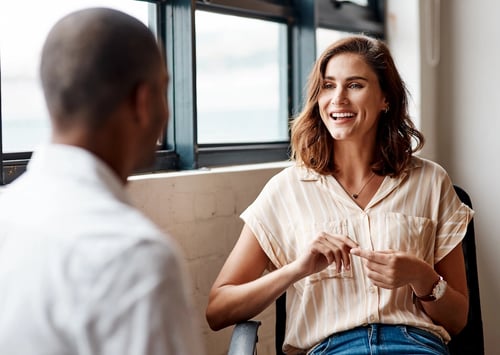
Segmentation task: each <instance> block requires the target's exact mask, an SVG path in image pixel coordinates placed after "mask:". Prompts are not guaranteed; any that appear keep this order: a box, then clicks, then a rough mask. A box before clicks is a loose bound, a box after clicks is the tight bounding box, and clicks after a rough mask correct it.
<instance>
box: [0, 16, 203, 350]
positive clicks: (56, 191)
mask: <svg viewBox="0 0 500 355" xmlns="http://www.w3.org/2000/svg"><path fill="white" fill-rule="evenodd" d="M40 73H41V81H42V86H43V90H44V93H45V98H46V102H47V107H48V110H49V113H50V116H51V123H52V136H51V142H50V144H48V145H46V146H44V147H42V148H40V149H39V150H37V151H36V152H34V154H33V157H32V160H31V162H30V163H29V165H28V169H27V172H26V173H25V174H24V175H23V176H21V177H20V178H19V179H18V180H16V181H15V182H14V183H12V184H11V185H10V186H9V187H8V189H7V190H6V191H5V192H3V193H2V194H1V195H0V354H5V355H15V354H22V355H30V354H36V355H44V354H51V355H57V354H79V355H83V354H93V355H94V354H110V355H123V354H148V355H150V354H162V355H166V354H167V355H168V354H175V355H179V354H186V355H198V354H202V353H203V351H202V349H201V346H200V343H201V342H200V338H199V334H198V332H197V330H198V329H199V328H198V327H197V324H196V321H194V320H193V314H192V309H193V307H192V305H191V303H190V297H191V294H190V292H189V291H188V288H187V286H186V284H187V282H186V279H185V278H184V275H185V271H184V266H183V264H182V262H181V261H182V260H181V257H180V255H179V252H178V251H177V249H176V246H175V245H174V243H173V242H172V240H171V239H170V238H169V237H168V236H165V235H164V234H162V232H161V231H160V230H159V229H157V228H156V227H155V226H154V225H153V224H152V223H151V222H149V221H148V220H147V219H146V218H145V217H144V216H143V215H141V213H140V212H138V211H137V210H136V209H134V208H133V207H132V206H131V205H130V204H129V201H128V197H127V194H126V191H125V185H126V182H127V177H128V176H129V175H130V174H131V173H132V172H133V171H134V170H135V169H140V168H143V167H145V166H147V165H149V164H151V163H152V161H153V158H154V151H155V145H156V141H157V139H158V137H159V135H160V134H161V133H162V131H163V130H164V129H165V125H166V122H167V119H168V108H167V102H166V87H167V80H168V78H167V73H166V69H165V65H164V61H163V59H162V55H161V51H160V49H159V48H158V46H157V43H156V41H155V38H154V36H153V35H152V33H151V32H150V31H149V30H148V28H147V27H146V26H144V25H143V24H142V23H141V22H139V21H138V20H136V19H134V18H133V17H130V16H128V15H126V14H124V13H121V12H118V11H114V10H110V9H104V8H94V9H86V10H81V11H77V12H74V13H71V14H69V15H67V16H66V17H64V18H63V19H61V20H60V21H59V22H58V23H57V24H56V25H55V26H54V27H53V28H52V30H51V31H50V33H49V35H48V37H47V39H46V42H45V44H44V47H43V50H42V55H41V65H40ZM27 99H29V98H27Z"/></svg>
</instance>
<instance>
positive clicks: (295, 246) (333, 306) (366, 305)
mask: <svg viewBox="0 0 500 355" xmlns="http://www.w3.org/2000/svg"><path fill="white" fill-rule="evenodd" d="M473 214H474V212H473V211H472V210H471V209H470V208H469V207H467V206H466V205H464V204H463V203H461V201H460V200H459V198H458V196H457V195H456V193H455V191H454V189H453V185H452V182H451V180H450V178H449V176H448V174H447V173H446V171H445V170H444V169H443V168H442V167H440V166H439V165H438V164H436V163H434V162H431V161H428V160H425V159H422V158H419V157H413V159H412V162H411V166H410V167H409V168H408V169H407V170H406V171H405V172H404V173H402V174H401V175H400V176H398V177H395V178H391V177H385V179H384V180H383V182H382V184H381V186H380V187H379V189H378V191H377V192H376V193H375V195H374V196H373V198H372V199H371V201H370V202H369V203H368V205H367V206H366V208H365V209H364V210H363V209H361V208H360V207H359V206H358V205H357V204H356V203H355V202H354V201H353V200H352V199H351V198H350V196H349V195H348V194H347V193H346V192H345V191H344V189H343V188H342V186H341V185H340V184H339V183H338V181H337V180H336V179H335V178H334V177H332V176H330V175H320V174H317V173H315V172H313V171H311V170H308V169H306V168H304V167H300V166H297V165H294V166H291V167H288V168H286V169H285V170H283V171H282V172H280V173H278V174H277V175H276V176H274V177H273V178H272V179H271V180H270V181H269V182H268V183H267V184H266V186H265V187H264V189H263V190H262V192H261V193H260V195H259V196H258V197H257V199H256V200H255V201H254V202H253V203H252V204H251V205H250V206H249V207H248V208H247V209H246V210H245V211H244V212H243V213H242V214H241V218H242V219H243V220H244V221H245V223H246V224H247V225H248V226H249V227H250V228H251V229H252V231H253V233H254V234H255V236H256V237H257V239H258V241H259V243H260V245H261V247H262V249H263V250H264V252H265V253H266V254H267V256H268V257H269V259H270V261H271V264H270V265H269V269H270V270H273V269H276V268H280V267H282V266H284V265H286V264H288V263H290V262H291V261H293V260H295V259H296V258H297V257H298V256H299V255H300V254H301V252H302V251H303V250H305V249H306V248H307V247H308V246H309V244H310V242H311V240H312V239H313V238H315V237H316V236H318V235H319V234H320V233H322V232H326V233H328V234H341V235H348V236H349V237H350V238H351V239H353V240H354V241H356V242H357V243H358V244H359V246H360V247H361V248H364V249H370V250H386V249H393V250H400V251H406V252H409V253H411V254H413V255H416V256H417V257H419V258H421V259H423V260H425V261H426V262H428V263H429V264H431V265H434V264H435V263H437V262H439V261H440V260H441V259H442V258H444V257H445V256H446V255H447V254H448V253H449V252H450V251H451V250H452V249H453V248H454V247H455V246H457V245H458V244H459V243H460V242H461V240H462V239H463V237H464V235H465V232H466V229H467V224H468V222H469V221H470V220H471V219H472V216H473ZM370 323H384V324H406V325H412V326H416V327H421V328H424V329H427V330H429V331H431V332H433V333H435V334H438V335H440V336H441V338H442V339H443V340H444V341H446V342H447V341H449V340H450V336H449V334H448V333H447V331H446V330H445V329H444V328H443V327H441V326H439V325H436V324H434V323H433V322H432V320H431V319H430V318H429V316H427V315H426V313H424V311H423V310H422V309H420V308H419V307H418V306H417V305H415V304H414V303H413V302H412V293H411V288H410V287H409V286H405V287H400V288H397V289H393V290H389V289H383V288H378V287H376V286H373V285H372V284H371V282H370V280H369V279H368V278H367V277H366V276H365V275H364V271H363V267H362V264H361V260H360V258H352V267H351V269H350V271H342V272H341V273H337V272H336V270H335V265H334V264H332V265H331V266H329V267H327V268H326V269H324V270H323V271H321V272H318V273H316V274H313V275H310V276H308V277H306V278H304V279H302V280H300V281H298V282H296V283H295V284H293V285H292V286H291V287H290V288H289V289H288V290H287V326H286V334H285V342H284V345H283V349H284V351H285V352H286V353H289V354H297V353H302V352H304V351H307V350H308V349H310V348H311V347H313V346H314V345H316V344H317V343H319V342H320V341H322V340H323V339H324V338H326V337H328V336H329V335H331V334H333V333H336V332H340V331H343V330H348V329H352V328H354V327H357V326H360V325H366V324H370Z"/></svg>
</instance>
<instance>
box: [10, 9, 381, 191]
mask: <svg viewBox="0 0 500 355" xmlns="http://www.w3.org/2000/svg"><path fill="white" fill-rule="evenodd" d="M383 3H384V1H383V0H379V1H376V0H367V1H355V2H350V1H331V0H301V1H290V0H233V1H227V0H197V1H192V0H169V1H165V0H74V1H65V0H47V1H37V0H28V1H23V2H18V1H2V2H1V4H0V63H1V66H0V122H1V125H0V128H1V131H0V133H1V134H0V143H1V144H0V147H1V149H0V154H1V159H0V172H1V173H2V174H1V175H0V179H1V181H0V183H1V184H6V183H9V182H11V181H12V180H14V179H15V178H16V177H17V176H19V175H20V174H21V173H22V172H23V171H24V169H25V167H26V164H27V162H28V161H29V158H30V156H31V152H32V151H33V149H35V147H36V146H37V145H38V144H40V143H43V142H44V141H46V140H47V139H48V135H49V120H48V117H47V113H46V108H45V103H44V100H43V95H42V92H41V89H40V84H39V81H38V61H39V55H40V49H41V45H42V43H43V41H44V39H45V37H46V34H47V31H48V30H49V28H50V27H51V26H52V25H53V24H54V22H55V21H56V20H57V19H59V18H60V17H61V16H63V15H64V14H65V13H68V12H70V11H73V10H76V9H78V8H83V7H90V6H106V7H112V8H117V9H120V10H122V11H124V12H127V13H129V14H131V15H133V16H135V17H137V18H139V19H140V20H141V21H143V22H144V23H146V24H148V25H149V27H150V28H151V29H152V30H153V31H154V32H155V33H156V35H157V37H158V39H159V41H161V42H162V43H163V46H164V48H165V51H166V58H167V66H168V70H169V74H170V77H171V80H170V88H169V98H168V99H169V103H170V109H171V119H170V121H169V127H167V132H166V134H165V141H164V142H162V144H161V146H159V147H158V152H157V162H156V165H155V167H154V169H155V170H173V169H195V168H199V167H204V166H217V165H227V164H244V163H256V162H264V161H276V160H285V159H287V158H288V154H289V146H288V145H289V120H290V118H291V117H293V116H294V114H296V113H297V112H298V111H299V110H300V107H301V102H302V99H303V90H304V87H305V83H306V80H307V77H308V75H309V71H310V69H311V67H312V64H313V62H314V59H315V57H316V48H318V50H319V49H320V47H321V46H322V44H321V43H323V42H322V41H323V40H322V38H331V34H332V33H333V32H332V31H351V32H368V33H377V34H380V33H382V35H383V21H381V19H380V18H377V16H379V15H380V9H381V8H383ZM27 8H28V9H29V11H26V9H27ZM42 13H43V16H39V14H42ZM381 23H382V27H381ZM380 28H382V31H381V32H380ZM325 31H326V32H325ZM377 31H378V32H377ZM316 38H318V43H317V44H316ZM327 41H329V40H327Z"/></svg>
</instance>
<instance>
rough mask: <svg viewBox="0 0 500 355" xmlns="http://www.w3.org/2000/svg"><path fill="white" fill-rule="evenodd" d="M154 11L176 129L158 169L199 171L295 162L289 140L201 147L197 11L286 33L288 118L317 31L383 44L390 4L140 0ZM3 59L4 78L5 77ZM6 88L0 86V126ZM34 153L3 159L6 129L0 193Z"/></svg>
mask: <svg viewBox="0 0 500 355" xmlns="http://www.w3.org/2000/svg"><path fill="white" fill-rule="evenodd" d="M136 1H146V2H148V3H151V4H153V5H155V6H152V7H150V27H151V29H152V30H153V31H154V32H155V33H156V35H157V37H158V40H159V42H160V43H161V44H162V45H163V47H164V50H165V53H166V56H165V57H166V62H167V68H168V72H169V75H170V82H169V90H168V101H169V106H170V110H171V111H170V121H169V125H168V127H167V132H166V134H165V139H164V141H163V142H162V144H161V145H160V146H159V147H158V150H157V152H156V162H155V164H154V167H153V168H152V169H148V170H147V171H138V172H137V173H138V174H139V173H147V172H155V171H177V170H190V169H197V168H200V167H213V166H222V165H235V164H249V163H262V162H271V161H282V160H287V159H288V158H289V140H287V141H280V142H271V143H237V144H235V143H232V144H198V143H197V136H196V135H197V131H196V117H197V108H196V104H195V103H196V45H195V31H194V28H195V10H203V11H210V12H216V13H220V14H227V15H236V16H243V17H249V18H257V19H263V20H267V21H274V22H281V23H285V24H286V25H287V79H288V88H287V95H288V117H289V119H290V118H292V117H293V116H294V115H295V114H296V113H298V112H299V110H300V108H301V107H302V100H303V94H304V88H305V85H306V81H307V77H308V75H309V72H310V70H311V68H312V65H313V63H314V61H315V59H316V29H317V28H318V27H321V28H329V29H335V30H339V31H347V32H363V33H366V34H368V35H371V36H374V37H378V38H384V37H385V26H384V23H385V0H368V5H367V6H366V7H363V6H359V5H356V4H353V3H351V2H350V1H340V0H136ZM1 73H2V71H1V56H0V75H1ZM1 105H2V87H1V83H0V123H1V119H2V116H1ZM31 154H32V152H16V153H3V150H2V125H1V124H0V156H1V159H0V172H1V174H0V185H5V184H8V183H10V182H12V181H13V180H15V179H16V178H17V177H18V176H20V175H21V174H22V173H23V172H24V171H25V170H26V165H27V163H28V162H29V159H30V158H31Z"/></svg>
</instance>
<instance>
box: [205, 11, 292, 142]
mask: <svg viewBox="0 0 500 355" xmlns="http://www.w3.org/2000/svg"><path fill="white" fill-rule="evenodd" d="M286 53H287V50H286V25H285V24H281V23H275V22H271V21H264V20H256V19H250V18H242V17H237V16H229V15H221V14H215V13H210V12H206V11H199V10H198V11H196V70H197V72H196V76H197V115H198V116H197V124H198V143H201V144H203V143H241V142H245V143H251V142H275V141H287V140H288V126H287V125H288V123H287V122H288V109H287V79H286V78H287V74H286V73H287V71H286V69H287V61H286Z"/></svg>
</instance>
